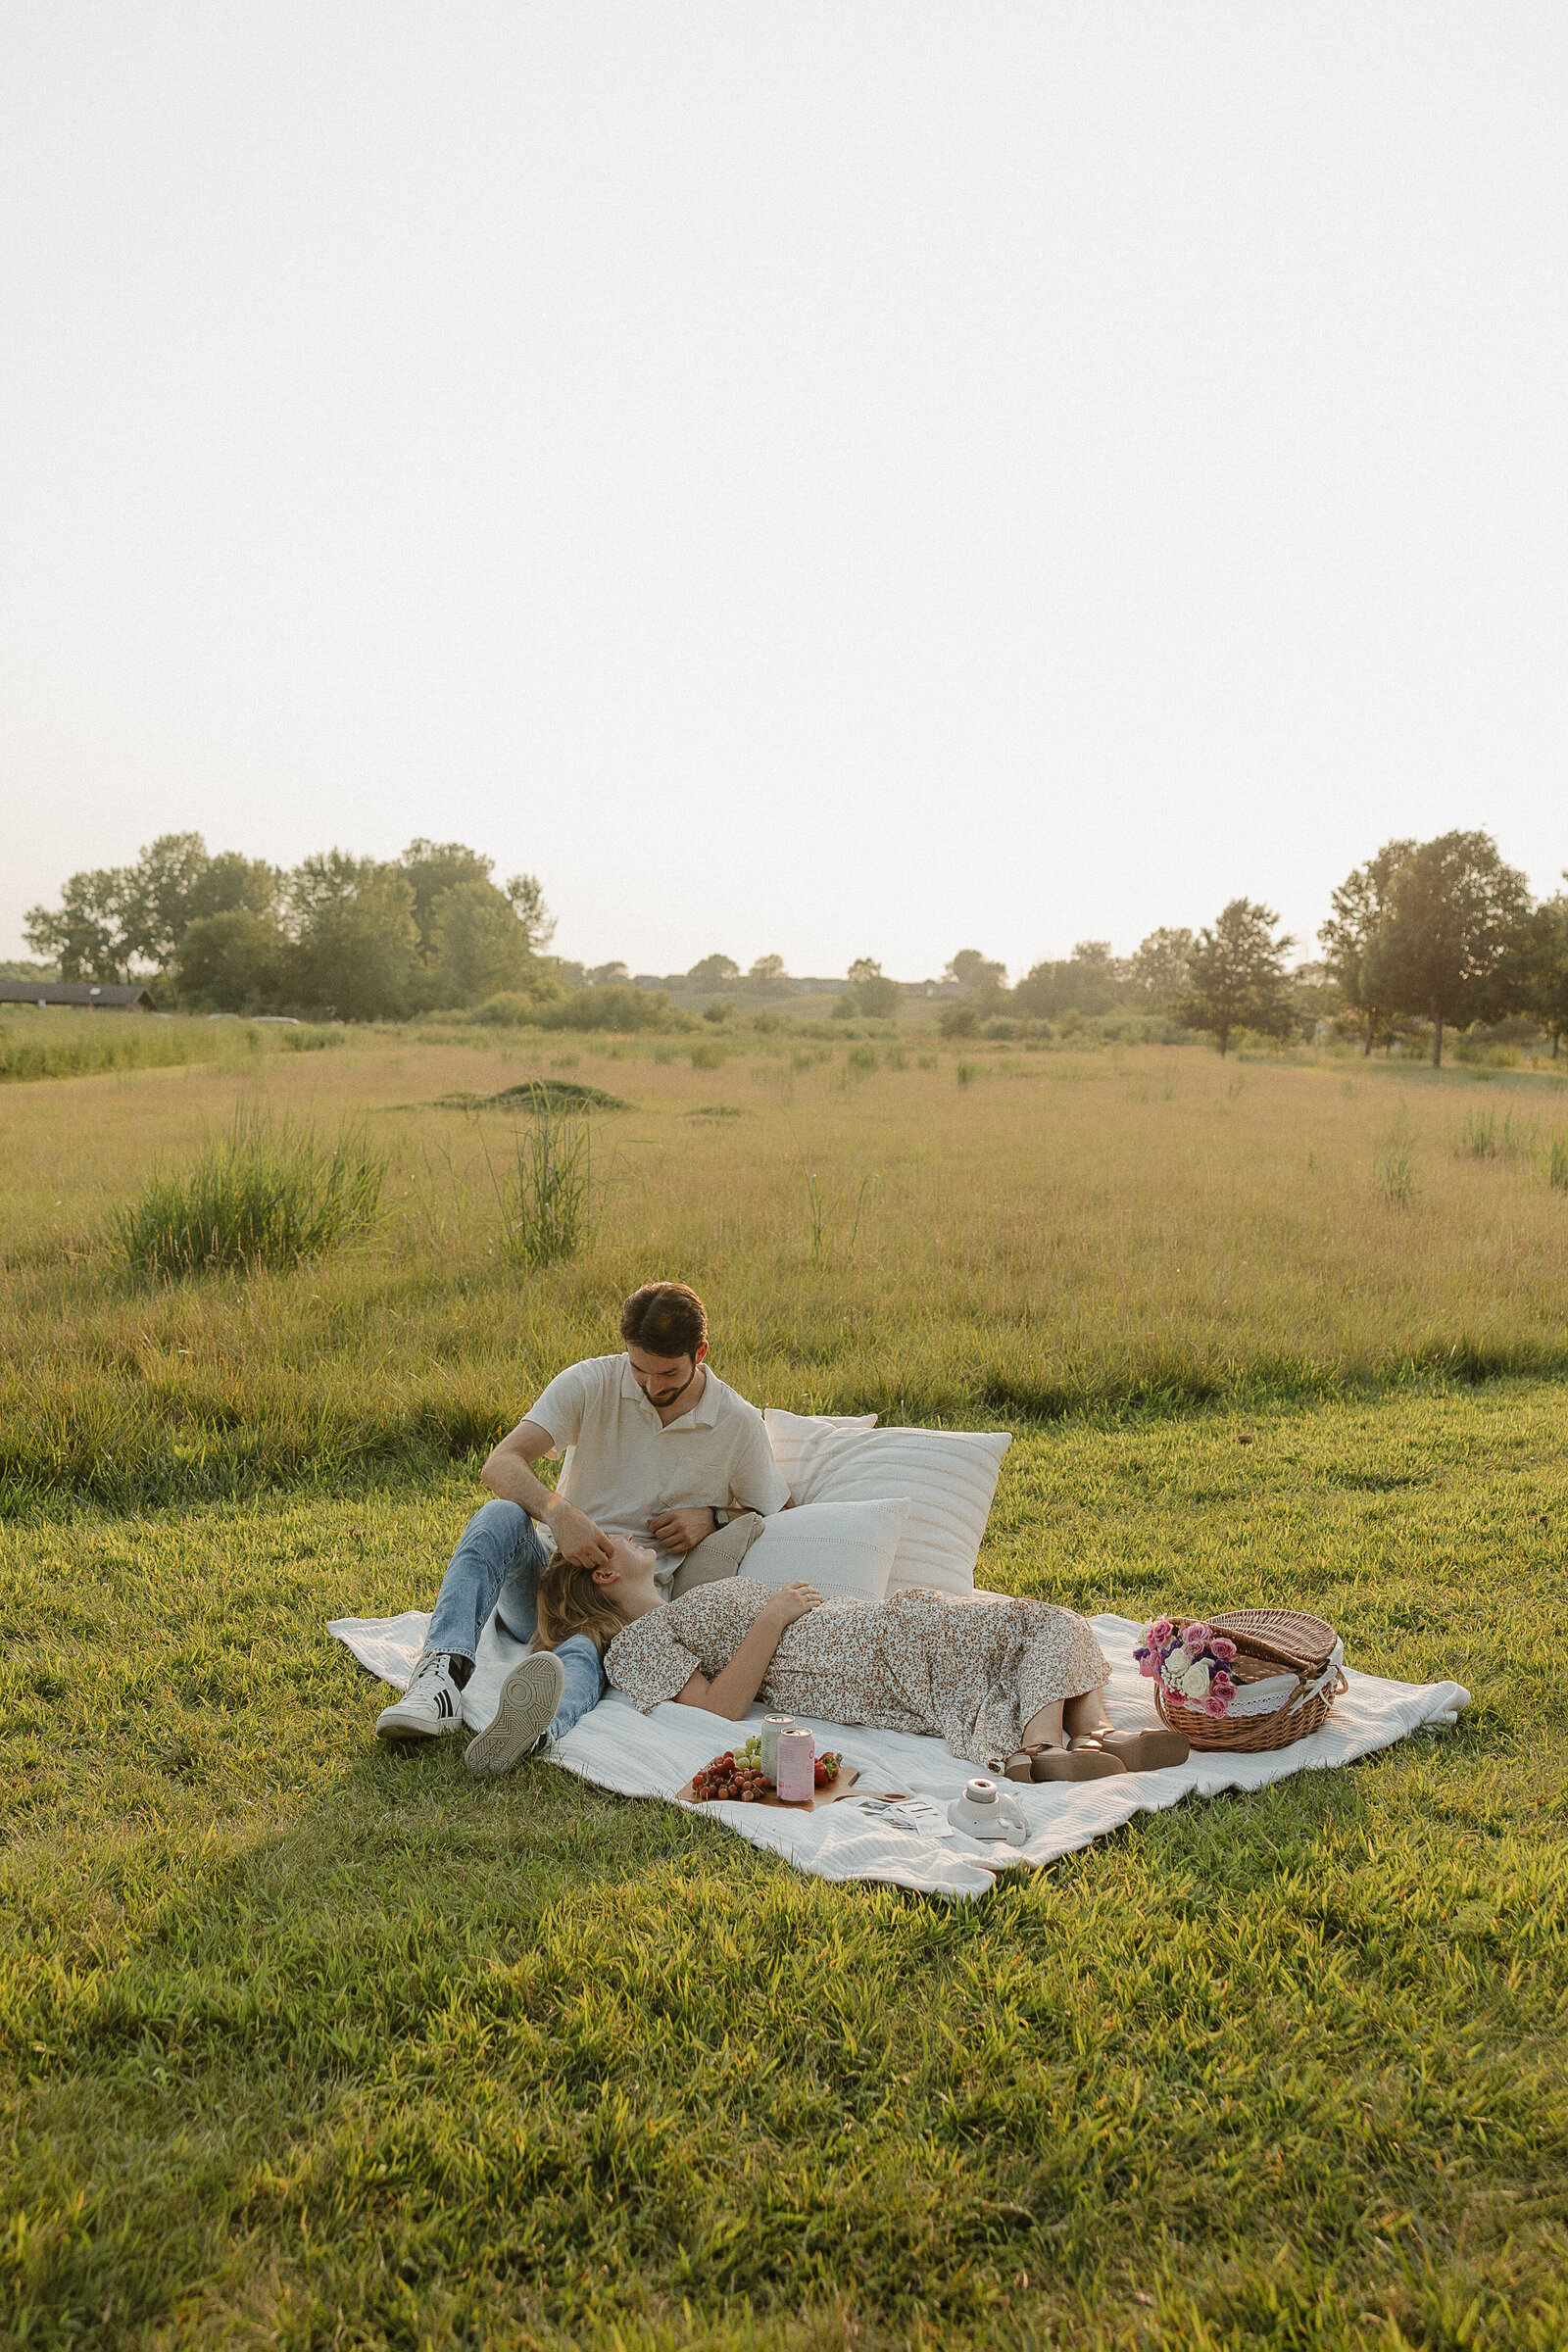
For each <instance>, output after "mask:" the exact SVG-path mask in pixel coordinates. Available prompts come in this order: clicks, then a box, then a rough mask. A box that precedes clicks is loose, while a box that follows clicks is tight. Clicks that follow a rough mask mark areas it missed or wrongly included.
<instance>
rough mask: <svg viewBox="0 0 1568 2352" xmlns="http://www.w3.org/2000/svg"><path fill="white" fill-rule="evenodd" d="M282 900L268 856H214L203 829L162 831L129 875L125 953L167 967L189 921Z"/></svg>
mask: <svg viewBox="0 0 1568 2352" xmlns="http://www.w3.org/2000/svg"><path fill="white" fill-rule="evenodd" d="M276 901H277V875H276V873H275V871H274V870H273V868H272V867H271V866H270V865H269V864H268V863H267V861H266V860H265V858H243V857H241V856H240V854H239V852H238V851H237V850H224V851H222V852H221V854H220V855H219V856H218V857H217V858H210V857H209V856H208V854H207V844H206V842H205V841H204V840H203V839H202V837H201V835H200V834H199V833H162V834H160V835H159V837H158V839H157V840H156V841H154V842H151V843H150V844H149V845H148V847H147V848H146V849H144V850H143V851H142V852H141V854H140V856H139V857H138V858H137V859H136V862H135V864H134V865H133V866H131V867H130V868H129V870H128V872H127V873H126V876H125V888H124V893H123V900H122V915H121V921H122V926H123V928H122V941H123V949H124V954H125V959H126V961H127V962H128V963H138V962H145V963H151V964H156V965H157V967H158V968H159V970H160V971H164V970H167V969H168V967H169V966H170V965H171V964H172V962H173V960H174V958H175V956H177V955H178V953H179V947H180V942H181V941H182V940H183V938H184V936H185V931H186V926H187V925H188V924H190V923H193V922H196V921H198V920H199V919H200V918H201V917H202V916H204V915H214V914H228V913H231V912H233V911H235V910H236V909H241V908H243V909H244V910H246V911H247V912H249V913H251V914H261V915H266V914H270V912H271V911H272V909H273V907H274V906H275V905H276Z"/></svg>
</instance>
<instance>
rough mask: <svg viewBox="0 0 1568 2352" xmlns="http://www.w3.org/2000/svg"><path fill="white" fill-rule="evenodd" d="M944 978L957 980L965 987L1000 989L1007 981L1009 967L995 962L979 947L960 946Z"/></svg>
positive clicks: (961, 986)
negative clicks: (983, 954)
mask: <svg viewBox="0 0 1568 2352" xmlns="http://www.w3.org/2000/svg"><path fill="white" fill-rule="evenodd" d="M942 977H943V979H944V980H956V982H957V983H958V986H959V987H960V988H963V989H976V988H984V987H986V985H987V984H988V983H989V984H990V986H991V987H992V989H993V990H994V991H995V990H1000V989H1001V988H1002V987H1003V986H1004V985H1005V981H1006V977H1007V967H1006V965H1005V963H993V962H992V961H991V960H990V959H989V957H987V956H982V955H981V953H980V951H979V949H978V948H960V949H959V950H958V953H957V954H956V956H954V958H953V960H952V962H951V963H950V964H949V965H948V967H947V969H946V970H945V971H944V973H943V975H942Z"/></svg>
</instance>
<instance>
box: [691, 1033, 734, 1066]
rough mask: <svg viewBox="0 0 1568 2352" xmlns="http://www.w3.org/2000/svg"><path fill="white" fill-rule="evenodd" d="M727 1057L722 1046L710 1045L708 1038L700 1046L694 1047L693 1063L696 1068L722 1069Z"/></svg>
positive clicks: (692, 1053)
mask: <svg viewBox="0 0 1568 2352" xmlns="http://www.w3.org/2000/svg"><path fill="white" fill-rule="evenodd" d="M727 1059H728V1055H727V1054H725V1052H724V1049H723V1047H722V1046H717V1045H711V1044H709V1043H708V1041H707V1040H706V1039H705V1040H704V1042H703V1043H702V1044H701V1045H700V1046H693V1048H692V1052H691V1063H692V1068H693V1069H694V1070H721V1069H722V1068H723V1067H724V1064H725V1062H726V1060H727Z"/></svg>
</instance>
